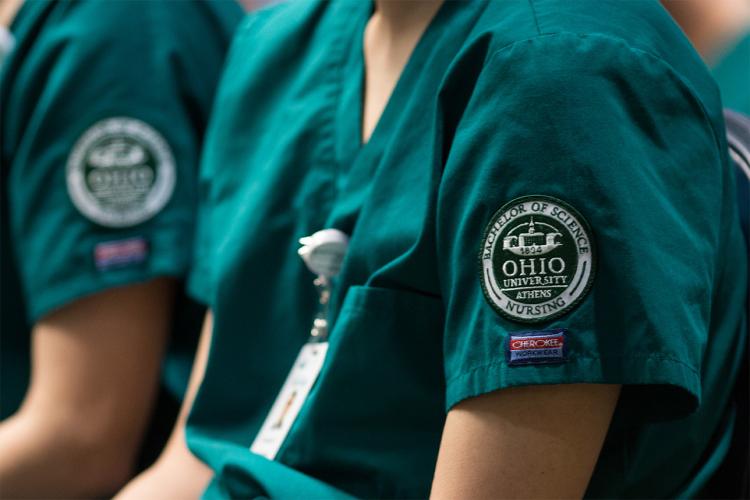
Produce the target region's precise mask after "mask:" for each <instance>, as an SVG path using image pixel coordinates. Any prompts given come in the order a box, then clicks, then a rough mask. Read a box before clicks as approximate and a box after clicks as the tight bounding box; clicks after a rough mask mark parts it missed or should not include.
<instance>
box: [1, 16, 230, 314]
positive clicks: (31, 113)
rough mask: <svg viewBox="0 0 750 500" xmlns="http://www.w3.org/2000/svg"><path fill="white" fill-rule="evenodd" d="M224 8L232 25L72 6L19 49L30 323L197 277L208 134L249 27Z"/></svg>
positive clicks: (19, 141) (12, 118) (20, 184)
mask: <svg viewBox="0 0 750 500" xmlns="http://www.w3.org/2000/svg"><path fill="white" fill-rule="evenodd" d="M222 3H224V4H226V5H225V6H226V7H227V9H228V10H227V12H228V14H227V16H223V17H220V16H215V15H214V13H212V12H211V9H209V8H207V7H206V6H207V5H208V3H205V5H204V2H192V1H191V2H179V3H169V2H144V3H139V4H133V3H130V2H105V3H100V2H80V3H75V4H72V3H71V4H67V3H66V4H60V5H56V6H54V7H50V12H51V13H49V15H50V16H52V17H50V20H49V22H47V23H46V24H45V25H44V29H43V30H41V31H40V32H39V34H38V35H37V37H36V39H34V40H33V41H32V43H31V44H22V45H20V46H19V48H18V50H19V51H21V52H23V53H22V54H21V55H20V56H19V57H22V64H21V66H20V68H21V69H20V70H19V71H18V72H17V73H16V74H15V78H14V80H13V81H12V82H11V85H12V89H11V91H10V94H9V99H8V107H7V109H6V110H5V111H4V115H5V119H7V120H8V121H7V122H6V123H11V122H13V123H15V124H17V130H18V131H17V133H16V134H15V135H14V134H13V133H9V134H6V137H10V140H11V141H12V143H13V155H12V164H11V167H10V174H9V177H8V193H9V203H10V210H9V214H10V225H11V233H12V234H11V237H12V244H13V250H14V253H15V256H16V261H17V262H18V264H19V267H20V271H21V272H20V274H21V281H22V283H23V288H24V293H25V297H26V300H27V303H28V305H29V316H30V319H31V320H32V321H36V320H37V319H38V318H39V317H41V316H43V315H44V314H46V313H48V312H50V311H51V310H54V309H56V308H58V307H61V306H63V305H65V304H67V303H69V302H71V301H73V300H75V299H77V298H79V297H82V296H85V295H88V294H92V293H96V292H97V291H101V290H103V289H107V288H111V287H116V286H122V285H127V284H131V283H136V282H142V281H146V280H149V279H152V278H155V277H160V276H172V277H178V278H179V277H182V276H184V275H185V274H186V273H187V270H188V266H189V263H190V256H191V251H192V240H193V230H194V219H195V204H196V196H197V186H196V183H197V165H198V161H199V155H200V145H201V141H202V135H203V131H204V130H203V129H204V127H205V122H206V120H207V116H208V112H209V109H210V104H211V101H212V99H213V92H214V88H215V83H216V80H217V79H218V74H219V71H220V69H221V66H222V63H223V59H224V51H225V49H226V45H227V41H228V37H229V35H230V33H229V32H228V29H229V27H230V25H231V23H230V22H229V20H230V18H232V17H234V18H235V19H239V16H240V10H239V8H238V7H237V6H236V5H234V4H231V3H229V2H218V3H217V4H222ZM222 8H223V7H222ZM230 11H231V15H230V14H229V12H230ZM53 17H57V18H59V20H53Z"/></svg>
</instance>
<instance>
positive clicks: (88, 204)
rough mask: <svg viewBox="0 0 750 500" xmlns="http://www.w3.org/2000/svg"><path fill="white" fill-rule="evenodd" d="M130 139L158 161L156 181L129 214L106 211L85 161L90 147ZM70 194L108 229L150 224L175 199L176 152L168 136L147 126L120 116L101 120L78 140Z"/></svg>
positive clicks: (68, 174)
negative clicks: (119, 138)
mask: <svg viewBox="0 0 750 500" xmlns="http://www.w3.org/2000/svg"><path fill="white" fill-rule="evenodd" d="M115 135H118V136H126V137H129V138H132V139H134V140H136V141H139V142H143V143H145V144H146V145H147V146H148V148H149V149H150V150H151V151H152V152H153V153H154V155H155V160H156V163H157V164H156V168H155V170H156V182H155V183H154V185H153V187H152V188H151V192H150V193H149V194H148V196H147V197H146V201H145V203H144V204H142V205H140V206H138V207H136V208H134V209H132V210H126V211H112V210H105V209H104V208H102V206H101V205H100V204H99V201H98V200H97V199H96V198H95V197H94V196H93V195H92V194H91V193H90V192H89V190H88V189H87V188H86V180H85V178H84V168H83V165H84V158H85V155H86V153H87V152H88V149H89V147H91V145H92V144H93V143H95V142H96V141H99V140H100V139H102V138H103V137H107V136H115ZM65 172H66V182H67V186H68V194H69V195H70V199H71V201H72V202H73V205H74V206H75V207H76V208H77V209H78V211H79V212H81V214H83V215H84V216H85V217H86V218H88V219H89V220H91V221H93V222H95V223H97V224H99V225H101V226H105V227H114V228H119V227H130V226H134V225H136V224H140V223H142V222H145V221H147V220H148V219H150V218H152V217H153V216H154V215H156V214H157V213H159V212H160V211H161V210H162V209H163V208H164V207H165V206H166V204H167V203H168V202H169V200H170V199H171V198H172V194H173V192H174V188H175V185H176V183H177V169H176V167H175V159H174V155H173V154H172V150H171V149H170V147H169V144H168V143H167V141H166V140H165V139H164V137H163V136H162V135H161V134H160V133H159V132H157V131H156V129H154V128H153V127H151V126H150V125H148V124H147V123H145V122H143V121H141V120H138V119H135V118H131V117H127V116H116V117H110V118H106V119H104V120H100V121H98V122H96V123H94V125H92V126H91V127H89V128H88V129H87V130H86V131H85V132H84V133H83V135H82V136H81V137H80V138H79V139H78V141H76V143H75V145H74V146H73V149H72V150H71V153H70V155H69V156H68V161H67V165H66V171H65Z"/></svg>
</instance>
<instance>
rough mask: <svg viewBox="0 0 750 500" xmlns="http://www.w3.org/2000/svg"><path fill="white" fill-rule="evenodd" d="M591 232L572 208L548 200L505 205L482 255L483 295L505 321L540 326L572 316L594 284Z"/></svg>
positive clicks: (487, 232) (485, 240)
mask: <svg viewBox="0 0 750 500" xmlns="http://www.w3.org/2000/svg"><path fill="white" fill-rule="evenodd" d="M594 257H595V255H594V242H593V239H592V233H591V228H590V227H589V224H588V222H586V219H584V218H583V216H582V215H581V214H579V213H578V212H577V211H576V210H575V209H574V208H573V207H571V206H570V205H568V204H567V203H565V202H563V201H561V200H558V199H556V198H552V197H550V196H544V195H533V196H524V197H521V198H516V199H515V200H512V201H510V202H509V203H507V204H505V205H504V206H503V207H502V208H501V209H500V210H498V211H497V212H496V213H495V215H493V217H492V219H491V220H490V223H489V224H488V225H487V229H486V230H485V234H484V238H483V239H482V248H481V250H480V254H479V261H480V265H481V273H482V275H481V282H482V289H483V291H484V295H485V297H486V298H487V301H488V302H489V303H490V305H492V307H493V308H495V310H496V311H497V312H499V313H500V314H502V315H503V316H505V317H506V318H508V319H511V320H513V321H518V322H522V323H536V322H542V321H547V320H550V319H553V318H556V317H559V316H561V315H563V314H565V313H567V312H568V311H570V310H571V309H572V308H573V307H574V306H575V305H576V304H577V303H578V302H579V301H580V300H581V299H582V298H583V297H584V296H585V295H586V292H588V290H589V288H590V287H591V284H592V283H593V280H594V263H595V261H594Z"/></svg>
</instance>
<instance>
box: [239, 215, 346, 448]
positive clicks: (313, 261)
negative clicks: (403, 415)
mask: <svg viewBox="0 0 750 500" xmlns="http://www.w3.org/2000/svg"><path fill="white" fill-rule="evenodd" d="M299 242H300V243H301V244H302V248H300V249H299V255H300V256H301V257H302V260H304V261H305V264H307V267H308V268H309V269H310V271H312V272H313V273H315V275H316V278H315V281H314V283H315V286H316V287H317V289H318V293H319V296H320V298H319V303H318V312H317V313H316V314H315V319H314V320H313V325H312V328H311V330H310V339H309V341H308V342H306V343H305V345H303V346H302V349H301V350H300V352H299V354H298V355H297V359H296V360H295V362H294V365H292V369H291V371H290V372H289V374H288V375H287V378H286V381H285V382H284V385H283V386H282V387H281V390H280V391H279V395H278V396H277V397H276V401H274V403H273V405H272V406H271V409H270V411H269V412H268V415H267V416H266V420H265V421H264V422H263V425H262V426H261V428H260V431H258V435H257V436H255V440H254V441H253V444H252V445H251V446H250V451H252V452H253V453H257V454H258V455H261V456H264V457H266V458H267V459H269V460H275V459H276V455H277V453H278V452H279V450H280V449H281V446H282V445H283V444H284V441H285V439H286V436H287V434H288V433H289V430H290V429H291V428H292V425H293V424H294V421H295V420H296V419H297V415H299V412H300V410H302V406H303V404H304V403H305V400H306V399H307V396H308V395H309V394H310V391H311V390H312V387H313V385H314V384H315V380H316V379H317V378H318V374H319V373H320V371H321V369H322V368H323V362H324V361H325V357H326V353H327V352H328V342H327V340H328V303H329V301H330V298H331V278H333V277H334V276H336V275H338V274H339V271H340V270H341V263H342V262H343V260H344V255H346V249H347V247H348V245H349V238H348V237H347V236H346V235H345V234H344V233H342V232H341V231H339V230H338V229H324V230H322V231H318V232H317V233H315V234H313V235H312V236H307V237H305V238H302V239H300V240H299Z"/></svg>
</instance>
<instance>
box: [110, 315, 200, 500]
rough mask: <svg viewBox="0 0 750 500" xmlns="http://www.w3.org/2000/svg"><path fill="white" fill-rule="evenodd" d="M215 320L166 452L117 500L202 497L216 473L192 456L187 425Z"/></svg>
mask: <svg viewBox="0 0 750 500" xmlns="http://www.w3.org/2000/svg"><path fill="white" fill-rule="evenodd" d="M212 325H213V321H212V317H211V313H210V312H209V313H208V314H207V315H206V319H205V321H204V323H203V331H202V333H201V339H200V343H199V344H198V351H197V352H196V354H195V361H194V362H193V371H192V373H191V374H190V383H189V384H188V388H187V392H186V394H185V399H184V400H183V402H182V408H181V409H180V414H179V416H178V417H177V423H176V424H175V428H174V430H173V431H172V435H171V436H170V437H169V441H168V442H167V445H166V446H165V448H164V451H163V452H162V453H161V456H159V459H158V460H157V461H156V463H155V464H154V465H153V466H151V467H150V468H149V469H147V470H146V471H144V472H143V473H142V474H140V475H139V476H138V477H136V478H135V479H133V480H132V481H131V482H130V483H129V484H128V485H127V486H126V487H125V488H124V489H123V490H122V491H121V492H120V493H118V494H117V497H116V500H129V499H132V500H140V499H143V498H172V499H187V498H198V497H200V495H201V493H202V492H203V490H204V489H205V488H206V485H207V484H208V482H209V481H210V480H211V477H212V476H213V472H212V471H211V469H209V468H208V467H207V466H206V465H205V464H204V463H203V462H201V461H200V460H198V459H197V458H196V457H195V456H193V455H192V454H191V453H190V450H188V448H187V445H186V443H185V422H186V421H187V417H188V414H189V413H190V409H191V408H192V406H193V401H194V400H195V395H196V393H197V392H198V387H200V384H201V381H202V380H203V375H204V373H205V371H206V363H207V362H208V352H209V348H210V346H211V331H212Z"/></svg>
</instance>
